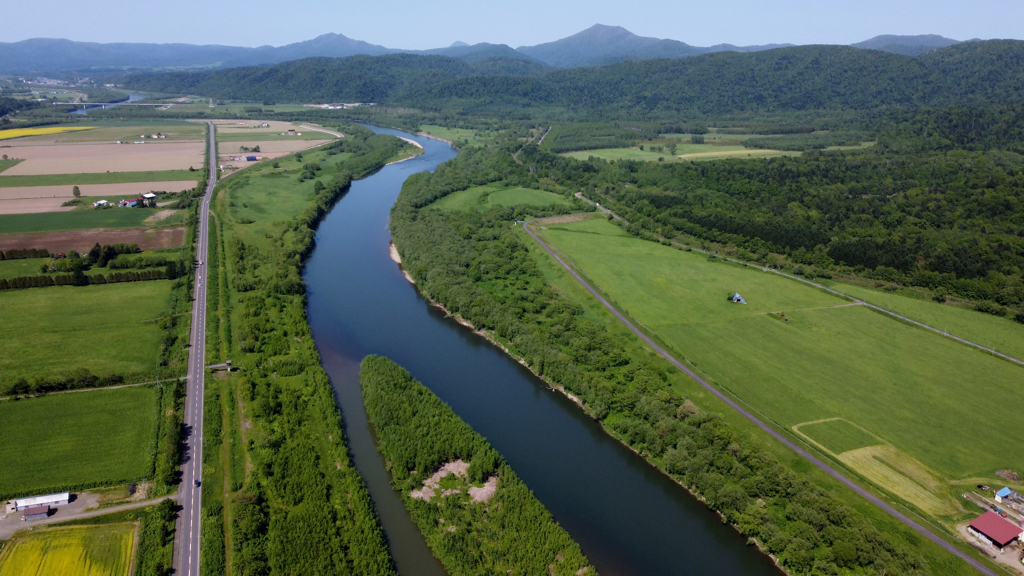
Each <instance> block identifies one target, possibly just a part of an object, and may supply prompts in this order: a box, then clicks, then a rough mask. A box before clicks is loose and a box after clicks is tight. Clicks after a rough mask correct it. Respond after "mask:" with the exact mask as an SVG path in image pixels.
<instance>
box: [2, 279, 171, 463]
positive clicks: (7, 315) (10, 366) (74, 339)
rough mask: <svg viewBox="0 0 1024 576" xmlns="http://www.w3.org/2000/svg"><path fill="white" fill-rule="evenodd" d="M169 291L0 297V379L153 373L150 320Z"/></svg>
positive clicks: (154, 329)
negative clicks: (86, 373)
mask: <svg viewBox="0 0 1024 576" xmlns="http://www.w3.org/2000/svg"><path fill="white" fill-rule="evenodd" d="M170 291H171V282H170V281H169V280H153V281H149V282H128V283H123V284H101V285H95V286H53V287H49V288H27V289H24V290H8V291H4V292H0V310H3V330H0V375H2V378H3V379H4V380H14V379H16V378H20V377H25V378H28V379H30V380H31V379H33V378H35V377H38V376H48V375H53V374H60V373H63V372H66V371H68V370H73V369H76V368H87V369H89V370H90V371H92V372H93V373H94V374H100V375H102V374H110V373H127V372H141V371H147V370H153V369H155V368H156V367H157V360H158V357H159V353H160V338H161V331H160V327H159V326H158V325H157V322H156V321H155V320H156V318H158V317H159V316H160V315H161V314H162V311H163V310H164V308H165V306H166V305H167V300H168V298H169V297H170ZM0 437H2V436H0ZM0 461H3V460H2V459H0Z"/></svg>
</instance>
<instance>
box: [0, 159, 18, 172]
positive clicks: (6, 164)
mask: <svg viewBox="0 0 1024 576" xmlns="http://www.w3.org/2000/svg"><path fill="white" fill-rule="evenodd" d="M18 162H21V159H20V158H15V159H13V160H11V159H7V160H0V172H3V171H4V170H7V169H8V168H10V167H12V166H15V165H16V164H18Z"/></svg>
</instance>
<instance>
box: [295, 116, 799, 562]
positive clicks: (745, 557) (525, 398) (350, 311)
mask: <svg viewBox="0 0 1024 576" xmlns="http://www.w3.org/2000/svg"><path fill="white" fill-rule="evenodd" d="M374 130H375V131H376V132H379V133H384V134H391V135H395V136H403V137H405V138H411V139H413V140H416V141H417V142H419V143H420V144H422V145H423V147H424V149H425V153H424V154H422V155H420V156H418V157H416V158H414V159H412V160H407V161H405V162H401V163H398V164H393V165H391V166H388V167H386V168H384V169H383V170H381V171H380V172H378V173H376V174H374V175H373V176H370V177H368V178H366V179H364V180H360V181H357V182H354V183H353V184H352V188H351V190H350V191H349V192H348V194H347V195H346V196H345V197H344V198H342V199H341V200H340V201H339V202H338V204H337V205H336V206H335V207H334V209H333V210H332V211H331V212H330V214H328V215H327V217H326V218H325V219H324V221H323V222H322V223H321V224H320V227H319V229H318V230H317V236H316V243H317V246H316V249H315V250H314V251H313V254H312V256H311V257H310V259H309V261H308V263H307V265H306V268H305V272H304V277H305V280H306V283H307V285H308V290H309V304H308V313H309V319H310V325H311V326H312V329H313V336H314V339H315V341H316V345H317V348H318V349H319V351H320V354H321V356H322V359H323V365H324V368H325V369H326V370H327V373H328V374H329V375H330V377H331V382H332V384H333V386H334V389H335V392H336V394H337V397H338V403H339V406H340V408H341V411H342V414H343V416H344V418H345V429H346V433H347V435H348V439H349V450H350V452H351V453H352V457H353V461H354V463H355V465H356V468H357V469H358V470H359V472H360V473H361V474H362V476H363V478H364V479H365V480H366V483H367V486H368V488H369V491H370V496H371V497H372V499H373V502H374V506H375V507H376V509H377V512H378V514H379V516H380V518H381V524H382V525H383V527H384V532H385V534H386V536H387V538H388V544H389V546H390V547H391V553H392V555H393V557H394V558H395V563H396V566H397V568H398V570H399V573H401V574H403V575H419V574H443V573H444V571H443V569H442V568H441V566H440V565H439V564H438V562H437V561H436V560H435V559H434V558H433V556H432V555H431V553H430V551H429V549H427V547H426V544H425V542H424V541H423V538H422V536H421V535H420V534H419V532H418V530H417V529H416V528H415V526H414V525H413V523H412V520H411V518H410V517H409V515H408V514H407V513H406V511H405V508H404V506H403V505H402V502H401V500H400V498H399V497H398V495H397V494H396V493H395V492H394V491H393V490H392V488H391V485H390V483H389V479H388V476H387V472H386V471H385V469H384V465H383V461H382V459H381V458H380V456H379V454H378V453H377V451H376V449H375V448H374V444H373V438H372V436H371V433H370V430H369V428H368V427H367V422H366V414H365V411H364V409H363V403H362V397H361V394H360V390H359V362H360V360H361V359H362V358H363V357H364V356H366V355H367V354H380V355H384V356H387V357H389V358H391V359H392V360H394V361H396V362H398V363H399V364H401V365H402V366H404V367H405V368H406V369H408V370H409V371H410V372H411V373H412V375H413V377H415V378H416V379H418V380H419V381H420V382H423V384H424V385H426V386H427V387H428V388H430V389H431V390H432V391H433V392H434V393H435V394H437V395H438V396H440V397H441V399H442V400H444V401H445V402H447V403H448V404H449V405H450V406H451V407H452V408H453V409H454V410H455V412H456V413H457V414H458V415H459V416H460V417H462V418H463V419H464V420H465V421H466V422H467V423H469V425H470V426H472V427H473V428H474V429H475V430H477V431H478V432H479V433H481V434H482V435H484V436H485V437H486V438H487V439H488V441H490V443H491V444H492V445H493V446H494V447H495V448H496V449H497V450H498V451H499V452H500V453H501V454H502V456H504V457H505V459H506V460H507V461H508V463H509V464H510V465H511V466H512V468H513V469H514V470H515V471H516V473H517V474H518V475H519V476H520V477H521V478H522V480H523V481H524V482H525V483H526V485H527V486H529V487H530V489H531V490H533V492H534V494H536V496H537V498H538V499H539V500H540V501H541V502H542V503H544V505H545V506H547V508H548V510H550V511H551V513H552V514H553V515H554V517H555V519H556V520H557V521H558V522H559V523H560V524H561V525H562V526H563V527H564V528H565V529H566V530H568V532H569V534H571V535H572V537H573V538H574V539H575V540H576V541H577V542H579V543H580V546H582V548H583V552H584V553H585V554H586V555H587V557H588V558H589V559H590V561H591V562H592V563H593V564H594V566H595V567H596V568H597V570H598V571H599V572H600V573H601V574H604V575H611V574H637V575H640V574H643V575H650V574H694V575H696V574H743V575H761V574H764V575H767V574H778V573H779V572H778V570H777V569H776V568H775V566H774V565H773V564H772V563H771V561H770V560H769V559H768V558H767V557H766V556H765V555H763V554H761V553H760V552H759V551H758V550H757V549H756V548H754V547H751V546H747V545H746V544H745V539H744V538H743V537H742V536H740V535H739V533H737V532H736V531H735V530H733V529H731V528H730V527H728V526H725V525H723V524H722V522H721V520H720V519H719V517H718V516H717V515H716V514H714V513H713V512H711V511H710V510H708V509H707V508H706V507H705V506H704V505H703V504H701V503H700V502H699V501H698V500H696V499H695V498H693V497H692V496H691V495H690V494H688V493H687V492H686V491H685V490H684V489H683V488H681V487H680V486H679V485H677V484H676V483H674V482H673V481H672V480H671V479H669V478H668V477H666V476H665V475H664V474H662V473H660V472H659V471H658V470H656V469H655V468H654V467H652V466H651V465H649V464H648V463H647V462H645V461H644V460H643V459H642V458H640V457H639V456H637V455H636V454H634V453H633V452H632V451H630V450H629V449H627V448H626V447H625V446H623V445H622V444H620V443H619V442H617V441H615V440H614V439H612V438H611V437H610V436H608V435H607V434H606V433H605V432H604V431H603V430H602V429H601V427H600V426H599V425H598V424H597V423H596V422H595V421H594V420H592V419H591V418H589V417H587V416H586V415H585V414H584V413H583V412H582V410H580V409H579V408H578V407H577V406H576V405H575V404H573V403H572V402H570V401H569V400H568V399H566V398H564V397H563V396H562V395H560V394H558V393H556V392H552V391H550V390H549V389H548V388H547V387H546V386H545V385H544V383H543V382H541V381H540V380H539V379H537V378H536V377H534V376H533V374H531V373H530V372H529V371H528V370H527V369H526V368H524V367H523V366H521V365H520V364H518V363H517V362H515V361H514V360H512V359H511V358H509V357H508V356H506V355H505V354H504V353H503V352H502V351H501V350H499V349H497V348H495V347H494V346H492V345H491V344H490V343H488V342H487V341H486V340H484V339H483V338H481V337H479V336H477V335H475V334H473V333H472V332H471V331H470V330H468V329H466V328H465V327H463V326H461V325H459V324H458V323H456V322H454V321H453V320H450V319H446V318H445V317H444V314H443V313H441V312H439V311H438V310H437V309H435V308H434V307H432V306H430V305H429V304H428V303H427V302H426V301H425V300H424V299H423V298H422V297H421V296H419V294H418V293H417V292H416V290H415V288H414V287H413V286H412V285H411V284H410V283H409V282H408V281H407V280H406V279H405V277H404V276H403V274H402V273H401V271H400V270H399V268H398V266H397V265H396V264H395V263H394V262H393V261H392V260H391V259H390V257H389V255H388V244H389V241H390V233H389V232H388V215H389V211H390V209H391V206H392V204H394V201H395V199H396V198H397V196H398V193H399V190H400V189H401V186H402V183H403V182H404V181H405V179H406V178H408V177H409V176H410V175H411V174H414V173H417V172H422V171H426V170H433V169H434V168H435V167H436V166H437V165H438V164H440V163H442V162H444V161H446V160H449V159H451V158H453V157H454V156H455V151H454V150H453V149H452V148H451V147H449V146H448V145H447V144H445V143H443V142H439V141H436V140H432V139H428V138H423V137H420V136H415V135H413V134H408V133H405V132H399V131H396V130H388V129H379V128H374Z"/></svg>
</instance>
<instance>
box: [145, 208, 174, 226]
mask: <svg viewBox="0 0 1024 576" xmlns="http://www.w3.org/2000/svg"><path fill="white" fill-rule="evenodd" d="M175 212H177V210H161V211H159V212H157V213H156V214H153V215H152V216H150V217H149V218H146V219H145V220H143V222H145V223H147V224H151V223H153V222H161V221H163V220H167V219H168V218H170V217H171V215H172V214H174V213H175Z"/></svg>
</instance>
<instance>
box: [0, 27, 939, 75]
mask: <svg viewBox="0 0 1024 576" xmlns="http://www.w3.org/2000/svg"><path fill="white" fill-rule="evenodd" d="M957 43H958V41H957V40H952V39H949V38H944V37H942V36H935V35H925V36H892V35H888V36H877V37H875V38H872V39H870V40H866V41H864V42H859V43H857V44H853V46H854V47H855V48H864V49H871V50H881V51H885V52H893V53H897V54H903V55H911V56H913V55H918V54H922V53H925V52H928V51H931V50H934V49H936V48H944V47H947V46H951V45H953V44H957ZM788 46H792V45H791V44H768V45H764V46H734V45H732V44H718V45H715V46H710V47H699V46H691V45H689V44H686V43H685V42H680V41H678V40H668V39H659V38H648V37H643V36H637V35H636V34H633V33H632V32H630V31H628V30H626V29H625V28H622V27H620V26H605V25H602V24H597V25H594V26H592V27H590V28H588V29H586V30H584V31H582V32H579V33H577V34H574V35H572V36H569V37H567V38H563V39H561V40H556V41H554V42H548V43H544V44H538V45H536V46H521V47H519V48H512V47H510V46H507V45H505V44H489V43H480V44H474V45H469V44H466V43H464V42H456V43H454V44H452V45H451V46H448V47H446V48H436V49H432V50H401V49H394V48H387V47H385V46H380V45H377V44H370V43H368V42H363V41H361V40H354V39H352V38H348V37H346V36H344V35H341V34H324V35H321V36H318V37H316V38H314V39H312V40H307V41H304V42H296V43H294V44H288V45H285V46H279V47H274V46H260V47H257V48H245V47H238V46H221V45H195V44H146V43H111V44H101V43H96V42H76V41H72V40H63V39H50V38H33V39H29V40H22V41H20V42H3V43H0V74H58V73H69V72H90V71H93V72H95V71H110V70H125V69H150V70H152V69H164V70H169V69H192V70H196V69H216V68H230V67H235V66H244V65H260V64H275V63H280V62H287V61H291V60H298V59H302V58H310V57H346V56H355V55H369V56H379V55H383V54H396V53H405V54H420V55H438V56H450V57H453V58H458V59H460V60H464V61H466V62H481V61H485V60H489V59H493V58H502V59H508V60H522V61H525V62H528V63H530V64H532V65H535V66H538V67H554V68H575V67H581V66H603V65H607V64H614V63H616V62H623V61H628V60H649V59H654V58H686V57H689V56H696V55H700V54H707V53H713V52H759V51H763V50H771V49H775V48H783V47H788Z"/></svg>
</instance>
